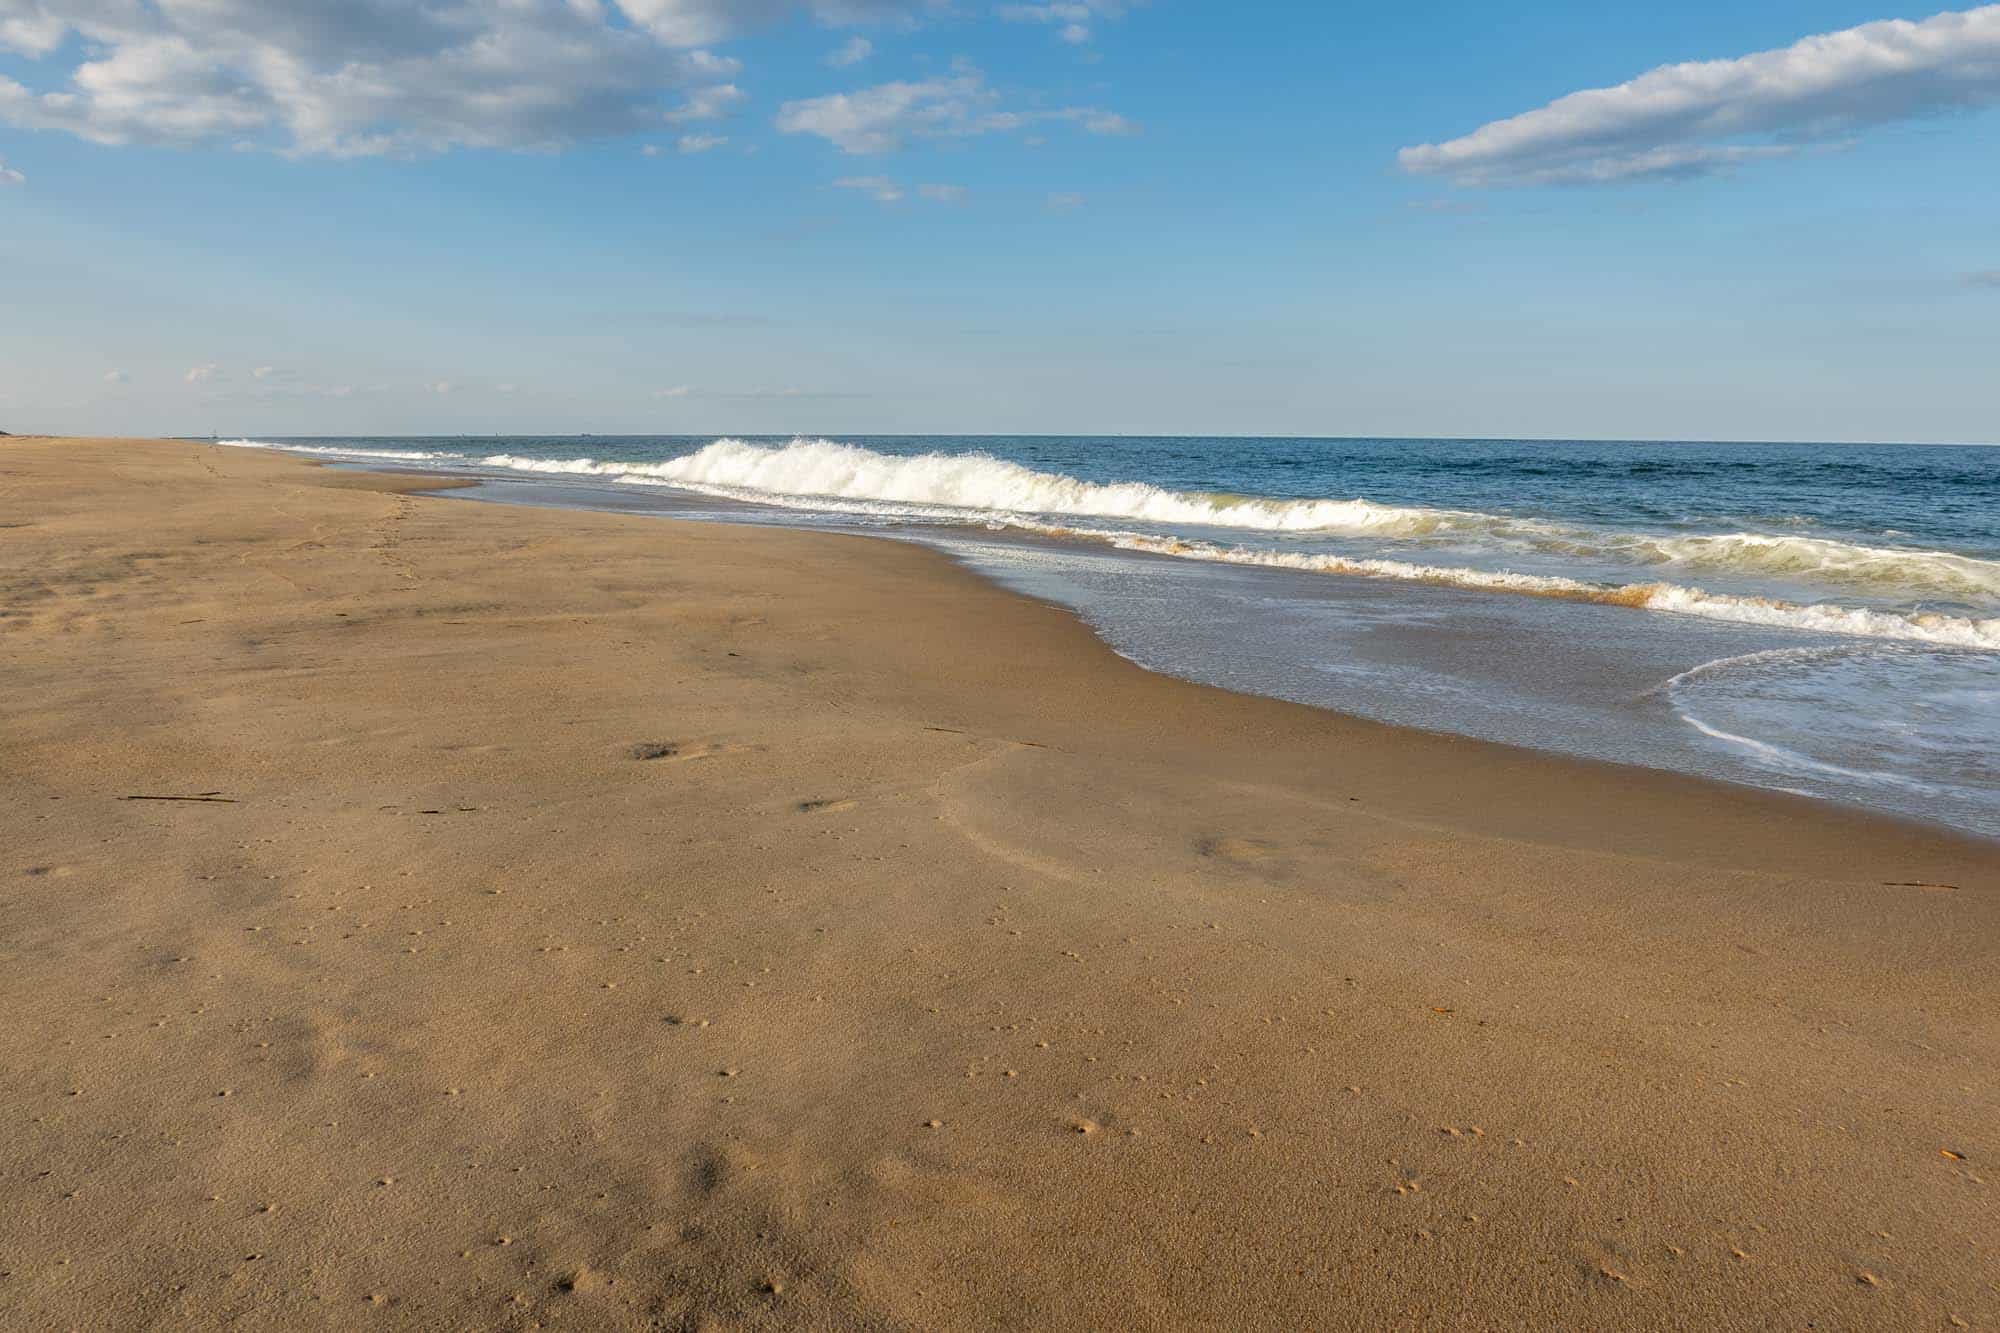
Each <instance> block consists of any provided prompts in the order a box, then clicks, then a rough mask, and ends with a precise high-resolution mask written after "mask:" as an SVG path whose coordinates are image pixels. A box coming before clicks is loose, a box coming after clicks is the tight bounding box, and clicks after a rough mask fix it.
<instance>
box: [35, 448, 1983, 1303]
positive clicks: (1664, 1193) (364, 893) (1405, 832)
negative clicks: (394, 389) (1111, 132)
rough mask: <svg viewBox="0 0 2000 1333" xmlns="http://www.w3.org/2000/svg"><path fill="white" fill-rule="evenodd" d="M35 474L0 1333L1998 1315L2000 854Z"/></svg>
mask: <svg viewBox="0 0 2000 1333" xmlns="http://www.w3.org/2000/svg"><path fill="white" fill-rule="evenodd" d="M425 484H427V483H425V482H423V481H421V480H419V479H414V478H409V477H381V476H367V475H363V474H355V473H340V472H333V471H328V470H325V469H319V468H314V467H311V466H309V465H307V464H305V463H302V462H300V461H298V460H296V459H292V458H287V457H282V456H277V455H272V454H265V453H256V452H249V451H238V450H227V449H216V448H211V447H206V446H199V445H190V444H175V443H141V442H129V441H126V442H105V441H89V442H81V441H42V440H28V439H9V440H6V441H4V442H0V717H4V718H5V725H4V728H0V793H4V797H5V801H4V804H0V1009H4V1013H5V1014H6V1021H5V1022H4V1023H0V1173H4V1174H0V1179H4V1181H5V1183H6V1186H7V1205H6V1207H5V1208H4V1209H0V1312H4V1313H0V1325H4V1326H8V1327H12V1326H16V1325H18V1326H20V1327H24V1328H51V1327H120V1328H135V1327H163V1328H165V1327H171V1328H202V1327H211V1326H217V1325H221V1324H225V1323H228V1324H234V1325H236V1326H240V1327H250V1328H285V1329H296V1328H311V1327H350V1326H355V1325H360V1324H363V1323H368V1324H374V1325H381V1326H385V1327H424V1328H431V1327H477V1328H496V1327H499V1328H510V1327H521V1328H528V1327H534V1326H538V1325H547V1324H550V1323H560V1324H561V1325H563V1326H567V1327H572V1328H600V1327H604V1328H651V1327H668V1328H683V1327H685V1328H699V1327H709V1326H712V1327H734V1326H751V1327H756V1326H771V1327H779V1326H793V1325H807V1326H816V1327H874V1328H940V1327H966V1328H1018V1327H1034V1328H1062V1327H1121V1328H1133V1327H1157V1328H1174V1327H1187V1326H1228V1327H1261V1328H1298V1327H1347V1326H1369V1327H1399V1326H1410V1327H1417V1326H1430V1327H1534V1326H1551V1325H1562V1326H1569V1327H1662V1328H1665V1327H1690V1326H1694V1327H1718V1328H1727V1327H1745V1328H1749V1327H1758V1328H1762V1327H1771V1326H1783V1327H1804V1326H1807V1325H1814V1326H1817V1327H1840V1328H1869V1327H1882V1328H1926V1327H1937V1328H1949V1327H1953V1326H1955V1322H1962V1323H1963V1324H1964V1325H1967V1326H1971V1327H1991V1326H1993V1325H1994V1323H1995V1321H1996V1320H2000V1208H1996V1200H1995V1193H1994V1183H1993V1182H1994V1179H1995V1177H1994V1175H1993V1174H1992V1173H1993V1172H1994V1171H1995V1170H1996V1168H1995V1166H1994V1158H1995V1154H1996V1153H2000V1136H1996V1133H1995V1127H1996V1126H2000V1090H1996V1086H1995V1081H1994V1076H1995V1071H1996V1069H2000V1021H1996V1020H2000V1004H1996V1000H1997V999H2000V949H1996V944H2000V844H1996V843H1993V842H1981V841H1977V840H1974V839H1969V838H1963V837H1958V836H1955V835H1952V834H1949V833H1946V832H1943V831H1941V830H1933V829H1930V828H1927V827H1924V826H1920V825H1915V824H1907V823H1898V822H1895V821H1891V820H1886V819H1877V818H1872V817H1868V816H1864V815H1860V814H1855V813H1851V812H1848V811H1845V810H1842V809H1839V808H1836V807H1831V806H1822V805H1815V804H1812V803H1809V802H1805V801H1802V800H1796V799H1791V798H1787V797H1783V796H1777V795H1767V794H1763V793H1757V792H1752V791H1749V790H1746V789H1740V788H1732V787H1726V786H1720V785H1716V784H1711V783H1706V782H1702V781H1700V780H1696V779H1691V778H1679V777H1675V776H1672V775H1668V774H1662V773H1654V772H1648V771H1644V770H1637V769H1625V768H1617V767H1612V766H1605V765H1596V764H1590V763H1585V762H1578V761H1567V760H1562V759H1557V758H1553V757H1549V756H1544V755H1538V754H1533V753H1529V752H1525V751H1518V750H1510V749H1507V748H1504V747H1499V746H1493V745H1487V744H1483V743H1480V742H1475V741H1469V740H1462V739H1455V738H1451V737H1445V736H1436V735H1430V734H1426V733H1421V732H1415V731H1408V730H1401V729H1396V728H1391V727H1386V726H1380V725H1376V724H1371V723H1366V722H1360V721H1356V720H1353V719H1349V718H1346V717H1342V716H1340V715H1337V714H1333V713H1327V712H1323V711H1318V710H1314V709H1308V708H1303V707H1298V706H1293V705H1288V704H1284V703H1279V702H1275V701H1271V700H1265V699H1258V698H1250V697H1245V696H1239V695H1233V694H1229V693H1226V692H1223V691H1219V690H1214V689H1210V688H1206V687H1202V686H1196V685H1191V684H1186V683H1183V682H1179V681H1175V680H1172V679H1168V678H1165V677H1161V676H1156V675H1152V674H1149V673H1147V672H1145V671H1142V670H1141V669H1139V668H1137V667H1135V666H1133V665H1131V664H1130V663H1128V662H1126V661H1124V660H1123V659H1121V658H1119V657H1117V656H1116V655H1115V654H1113V653H1112V652H1110V651H1109V650H1108V649H1106V648H1105V647H1103V646H1102V645H1101V644H1100V643H1098V642H1097V640H1096V639H1094V638H1093V637H1092V636H1091V634H1090V633H1089V632H1088V630H1086V629H1085V628H1084V627H1083V626H1081V625H1080V624H1079V623H1077V622H1076V621H1075V620H1074V619H1073V618H1071V617H1070V616H1068V615H1067V614H1066V613H1064V612H1061V611H1059V610H1057V609H1054V608H1052V607H1048V606H1045V605H1042V604H1039V603H1037V602H1034V601H1031V600H1028V599H1025V598H1021V597H1017V596H1014V595H1012V594H1009V593H1006V592H1004V591H1001V590H999V589H997V588H994V587H991V586H989V585H987V584H985V583H983V582H981V581H979V580H978V579H976V578H974V577H972V576H971V575H969V574H967V573H965V572H964V571H962V570H960V569H958V568H957V567H956V566H954V565H953V564H952V563H951V562H950V561H949V560H947V559H946V558H944V557H942V556H940V555H938V554H936V553H934V552H930V551H925V550H922V549H918V548H914V547H911V546H908V545H905V544H901V543H895V542H885V541H872V540H869V539H865V538H853V537H843V536H835V535H827V534H817V533H807V532H796V531H776V530H769V529H754V528H744V527H737V526H727V525H703V524H698V523H680V522H671V521H665V520H659V519H649V518H640V517H632V516H625V515H615V514H593V513H575V512H563V511H554V510H533V509H521V508H508V507H501V506H490V507H489V506H480V505H472V504H441V503H436V502H434V501H431V500H427V499H425V498H422V497H421V496H419V495H413V494H409V493H406V492H407V490H408V489H409V488H411V487H417V486H422V485H425Z"/></svg>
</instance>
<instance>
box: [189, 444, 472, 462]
mask: <svg viewBox="0 0 2000 1333" xmlns="http://www.w3.org/2000/svg"><path fill="white" fill-rule="evenodd" d="M216 443H217V444H220V445H225V446H227V447H228V448H231V449H281V450H283V451H284V452H285V453H288V454H313V455H316V456H319V457H322V458H380V459H385V460H392V461H395V462H398V463H454V462H456V463H470V462H471V461H472V459H471V457H470V456H468V455H466V454H460V453H453V452H451V451H450V450H444V449H346V448H335V447H329V446H324V445H316V444H272V443H269V442H268V441H265V440H217V441H216Z"/></svg>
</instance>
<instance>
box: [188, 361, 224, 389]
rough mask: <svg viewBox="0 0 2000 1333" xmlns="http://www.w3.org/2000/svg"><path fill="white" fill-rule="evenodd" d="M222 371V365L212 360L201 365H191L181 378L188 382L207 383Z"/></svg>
mask: <svg viewBox="0 0 2000 1333" xmlns="http://www.w3.org/2000/svg"><path fill="white" fill-rule="evenodd" d="M221 373H222V367H221V366H218V365H216V364H215V362H213V361H210V362H207V363H205V364H203V365H199V366H189V367H188V373H187V374H185V375H183V376H181V379H182V381H183V382H185V383H188V384H206V383H208V382H209V381H210V380H212V379H214V378H215V377H216V376H217V375H220V374H221Z"/></svg>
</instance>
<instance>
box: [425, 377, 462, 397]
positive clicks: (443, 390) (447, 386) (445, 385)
mask: <svg viewBox="0 0 2000 1333" xmlns="http://www.w3.org/2000/svg"><path fill="white" fill-rule="evenodd" d="M426 387H428V388H429V389H430V391H431V392H432V393H434V394H436V395H437V396H438V397H440V398H442V397H444V396H445V395H446V394H448V393H450V392H451V391H452V390H453V389H454V388H456V387H457V386H456V385H454V384H453V383H452V382H451V381H450V380H438V381H436V382H435V383H433V384H430V385H428V386H426Z"/></svg>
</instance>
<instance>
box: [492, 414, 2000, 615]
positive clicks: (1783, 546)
mask: <svg viewBox="0 0 2000 1333" xmlns="http://www.w3.org/2000/svg"><path fill="white" fill-rule="evenodd" d="M483 461H484V462H486V463H487V464H488V465H489V466H495V467H512V468H521V469H523V470H527V471H549V472H558V471H560V472H581V473H590V474H594V475H600V476H615V477H619V478H621V479H625V480H632V481H642V480H643V481H653V482H663V483H666V484H669V485H679V486H685V487H688V488H690V489H697V490H705V491H709V492H710V493H716V494H725V495H731V496H735V497H737V498H745V499H756V500H760V501H762V502H764V503H772V502H779V503H789V504H790V506H791V507H803V508H817V507H835V506H826V505H824V504H823V502H824V501H826V500H838V501H843V502H848V503H845V504H843V505H841V506H837V507H841V508H854V507H855V506H854V505H853V503H852V502H863V505H864V506H865V510H864V511H866V512H882V511H880V510H877V509H876V508H875V506H877V505H879V504H882V503H887V504H891V505H900V506H908V507H909V508H911V509H914V510H917V511H920V512H919V514H918V516H925V517H943V516H962V515H967V514H971V515H981V514H987V515H997V516H1000V517H1001V518H1003V519H1004V518H1005V517H1007V516H1013V515H1024V516H1025V515H1032V516H1042V517H1048V516H1061V517H1074V518H1104V519H1115V520H1123V521H1127V522H1142V523H1158V524H1162V525H1179V526H1187V525H1196V526H1201V527H1209V528H1235V529H1242V530H1250V531H1260V532H1273V533H1289V534H1296V535H1310V534H1321V535H1325V536H1330V537H1348V536H1353V537H1374V538H1383V539H1390V540H1415V541H1423V542H1426V543H1429V544H1435V543H1439V542H1466V541H1473V542H1481V543H1484V544H1490V545H1494V546H1498V547H1503V548H1504V547H1514V548H1517V549H1523V548H1524V549H1530V550H1534V551H1538V552H1543V553H1548V554H1556V555H1570V556H1579V557H1584V558H1599V559H1611V560H1617V561H1620V562H1622V563H1628V564H1637V565H1663V566H1670V567H1676V568H1685V569H1689V570H1711V571H1715V572H1728V571H1738V572H1745V573H1755V574H1766V575H1780V576H1787V575H1788V576H1795V577H1803V578H1811V579H1815V580H1819V581H1823V582H1828V583H1834V584H1842V585H1850V586H1857V587H1871V588H1889V589H1899V590H1907V591H1910V592H1913V593H1919V594H1927V595H1935V596H1950V597H2000V562H1996V561H1991V560H1979V559H1975V558H1973V557H1970V556H1964V555H1958V554H1955V553H1953V552H1949V551H1925V550H1910V549H1902V548H1896V547H1875V546H1863V545H1856V544H1853V543H1849V542H1841V541H1835V540H1832V539H1829V538H1823V537H1805V536H1792V535H1771V534H1764V533H1750V532H1730V533H1711V534H1688V535H1671V536H1653V535H1646V534H1633V533H1626V532H1621V531H1616V530H1610V529H1593V528H1584V527H1578V526H1575V525H1563V524H1555V523H1548V522H1543V521H1541V520H1537V519H1528V518H1518V517H1513V516H1510V515H1504V514H1485V513H1479V512H1477V511H1472V510H1461V509H1435V508H1422V507H1413V506H1404V505H1384V504H1377V503H1375V502H1373V501H1370V500H1365V499H1299V500H1285V499H1272V498H1263V497H1255V496H1242V495H1231V494H1225V493H1218V492H1206V491H1192V492H1190V491H1172V490H1166V489H1163V488H1161V487H1158V486H1153V485H1149V484H1147V483H1144V482H1123V483H1116V484H1110V485H1105V484H1099V483H1095V482H1087V481H1080V480H1078V479H1076V478H1074V477H1068V476H1063V475H1060V474H1057V473H1049V472H1037V471H1035V470H1033V469H1032V468H1026V467H1022V466H1021V465H1020V464H1018V463H1010V462H1007V461H1006V460H1004V459H998V458H993V457H991V456H989V455H986V454H977V453H974V454H921V455H917V456H914V457H904V456H898V455H891V454H881V453H877V452H875V451H874V450H871V449H862V448H858V447H856V446H854V445H849V444H837V443H834V442H832V441H829V440H807V439H799V440H794V441H792V443H790V444H788V445H782V446H771V445H760V444H750V443H746V442H744V441H742V440H730V439H723V440H717V441H715V442H714V443H713V444H710V445H708V446H707V447H705V448H703V449H700V450H698V451H696V452H695V453H692V454H688V455H686V456H685V457H681V458H675V459H669V460H668V461H666V462H664V463H639V464H630V463H598V462H594V461H593V460H590V459H574V460H563V461H561V462H557V463H544V462H541V461H540V460H535V459H524V458H515V457H510V456H507V455H500V456H496V457H494V458H489V459H486V460H483ZM801 502H806V503H801ZM813 502H822V503H813Z"/></svg>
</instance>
